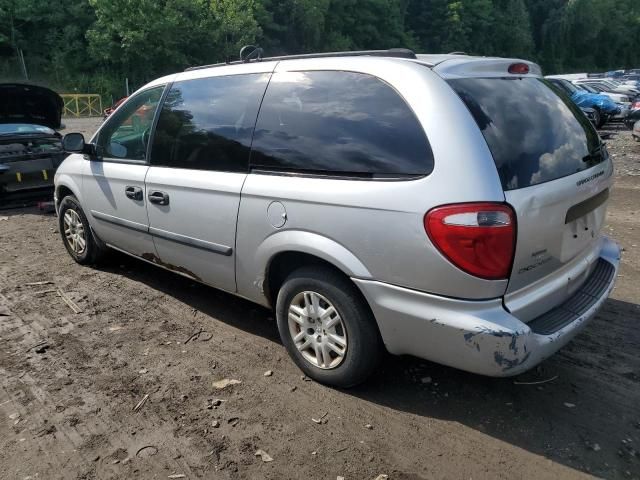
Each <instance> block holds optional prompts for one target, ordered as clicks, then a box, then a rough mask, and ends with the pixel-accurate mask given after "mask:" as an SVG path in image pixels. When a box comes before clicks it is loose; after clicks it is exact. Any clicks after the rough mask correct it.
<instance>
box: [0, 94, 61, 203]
mask: <svg viewBox="0 0 640 480" xmlns="http://www.w3.org/2000/svg"><path fill="white" fill-rule="evenodd" d="M62 107H63V102H62V98H60V95H58V94H57V93H56V92H54V91H53V90H50V89H48V88H44V87H40V86H35V85H25V84H18V83H4V84H0V205H2V204H4V203H5V202H6V201H7V199H11V198H16V197H22V196H24V194H29V195H30V194H32V193H36V194H40V193H48V191H50V190H51V189H52V188H53V176H54V174H55V171H56V169H57V168H58V166H59V165H60V163H62V160H63V159H64V158H65V156H66V154H65V153H64V152H63V150H62V144H61V135H60V134H59V133H58V132H57V131H56V129H59V128H60V127H61V124H60V120H61V116H62Z"/></svg>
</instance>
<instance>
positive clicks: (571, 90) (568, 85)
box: [560, 80, 578, 94]
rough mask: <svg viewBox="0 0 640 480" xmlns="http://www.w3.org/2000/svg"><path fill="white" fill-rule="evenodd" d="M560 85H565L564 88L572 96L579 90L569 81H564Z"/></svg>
mask: <svg viewBox="0 0 640 480" xmlns="http://www.w3.org/2000/svg"><path fill="white" fill-rule="evenodd" d="M560 83H562V85H564V87H565V88H566V89H567V90H569V93H570V94H574V93H575V92H576V90H578V88H577V87H576V86H575V85H574V84H573V83H571V82H570V81H568V80H562V81H561V82H560Z"/></svg>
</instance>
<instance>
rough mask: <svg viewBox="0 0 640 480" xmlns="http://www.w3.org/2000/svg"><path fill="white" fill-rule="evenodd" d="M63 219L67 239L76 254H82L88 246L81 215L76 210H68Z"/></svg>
mask: <svg viewBox="0 0 640 480" xmlns="http://www.w3.org/2000/svg"><path fill="white" fill-rule="evenodd" d="M63 221H64V236H65V238H66V239H67V243H68V244H69V246H70V247H71V250H73V252H74V253H75V254H76V255H82V253H83V252H84V250H85V249H86V248H87V239H86V236H85V231H84V225H82V220H80V215H78V212H76V211H75V210H67V211H66V212H64V219H63Z"/></svg>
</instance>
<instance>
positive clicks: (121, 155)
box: [82, 86, 164, 256]
mask: <svg viewBox="0 0 640 480" xmlns="http://www.w3.org/2000/svg"><path fill="white" fill-rule="evenodd" d="M163 89H164V87H163V86H160V87H154V88H150V89H148V90H145V91H143V92H140V93H138V94H136V95H134V96H133V97H131V98H130V99H128V100H127V101H126V102H125V103H124V104H123V105H122V106H121V107H120V108H119V109H118V110H117V111H116V112H115V113H113V114H112V116H111V117H109V118H108V119H107V121H106V123H105V124H104V125H103V126H102V128H101V129H100V131H99V132H98V135H97V139H96V146H97V150H98V160H91V161H87V165H86V166H85V169H84V178H83V182H82V189H83V207H84V208H85V212H86V214H87V215H89V216H90V217H91V225H92V228H93V229H94V230H95V232H96V234H97V235H98V237H99V238H100V239H101V240H102V241H104V242H106V243H107V244H108V245H111V246H113V247H116V248H119V249H121V250H125V251H127V252H129V253H132V254H134V255H139V256H146V254H149V255H153V254H154V253H155V247H154V244H153V240H152V238H151V236H150V234H149V221H148V218H147V205H146V203H147V200H146V198H145V194H144V193H145V192H144V180H145V177H146V175H147V171H148V170H149V166H148V165H147V158H146V156H147V143H148V141H149V134H150V131H151V126H152V123H153V117H154V115H155V112H156V109H157V107H158V103H159V101H160V97H161V96H162V91H163Z"/></svg>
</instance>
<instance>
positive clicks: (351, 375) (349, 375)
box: [276, 267, 381, 387]
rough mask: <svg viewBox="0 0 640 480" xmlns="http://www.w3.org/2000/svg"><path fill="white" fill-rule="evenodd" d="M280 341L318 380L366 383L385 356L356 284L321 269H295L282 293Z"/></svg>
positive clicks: (279, 301) (278, 311)
mask: <svg viewBox="0 0 640 480" xmlns="http://www.w3.org/2000/svg"><path fill="white" fill-rule="evenodd" d="M276 317H277V320H278V330H279V332H280V337H281V338H282V343H283V344H284V346H285V347H286V348H287V351H288V352H289V355H291V357H292V358H293V360H294V361H295V363H296V364H297V365H298V367H300V369H301V370H302V371H303V372H304V373H306V374H307V375H308V376H309V377H311V378H313V379H314V380H317V381H318V382H321V383H325V384H328V385H333V386H337V387H350V386H353V385H356V384H358V383H361V382H363V381H364V380H365V379H366V378H367V377H368V376H369V375H370V374H371V373H372V372H373V370H374V369H375V368H376V366H377V365H378V362H379V359H380V356H381V342H380V338H379V334H378V327H377V325H376V323H375V320H374V318H373V315H372V314H371V311H370V310H369V308H368V306H367V304H366V303H365V301H364V300H363V299H362V297H361V295H360V293H359V292H358V290H357V289H356V287H355V286H354V285H353V284H352V283H351V282H350V281H349V280H348V279H346V278H344V277H343V276H342V275H340V274H338V273H336V272H334V271H332V270H330V269H326V268H322V267H303V268H300V269H299V270H296V271H295V272H293V273H292V274H291V275H290V276H289V277H288V278H287V279H286V280H285V282H284V284H283V286H282V288H281V289H280V291H279V292H278V299H277V303H276Z"/></svg>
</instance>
